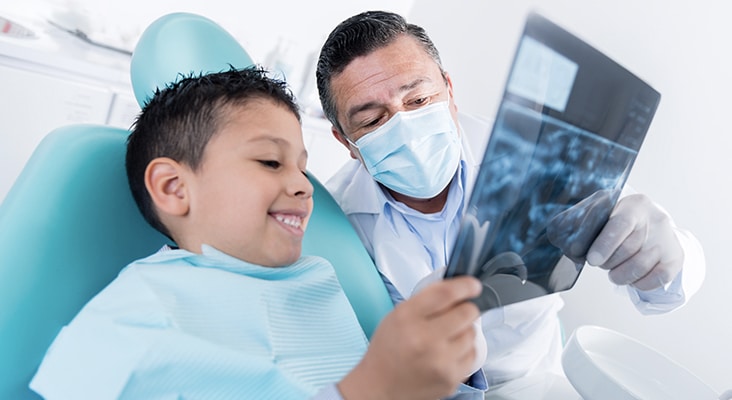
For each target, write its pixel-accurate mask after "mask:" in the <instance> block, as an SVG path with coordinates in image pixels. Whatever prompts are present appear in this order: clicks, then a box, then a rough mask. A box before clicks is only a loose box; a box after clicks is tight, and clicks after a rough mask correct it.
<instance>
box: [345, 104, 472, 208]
mask: <svg viewBox="0 0 732 400" xmlns="http://www.w3.org/2000/svg"><path fill="white" fill-rule="evenodd" d="M448 104H449V102H447V101H443V102H439V103H434V104H430V105H428V106H425V107H422V108H419V109H417V110H414V111H401V112H398V113H396V114H395V115H394V116H393V117H391V119H389V121H387V122H386V123H385V124H384V125H382V126H380V127H378V128H377V129H376V130H374V131H372V132H370V133H368V134H366V135H365V136H363V137H362V138H360V139H358V140H357V141H356V143H353V142H352V144H353V145H354V146H355V147H356V148H357V149H358V151H359V153H360V154H361V159H362V161H363V164H364V166H365V167H366V169H367V170H368V171H369V173H370V174H371V176H373V178H374V179H375V180H376V181H378V182H380V183H381V184H382V185H384V186H386V187H387V188H389V189H391V190H393V191H395V192H398V193H401V194H404V195H406V196H409V197H414V198H418V199H429V198H432V197H435V196H437V195H438V194H439V193H440V192H441V191H442V190H443V189H445V187H447V185H448V184H449V183H450V180H452V177H453V176H454V175H455V171H457V167H458V164H459V163H460V138H459V137H458V133H457V127H456V126H455V122H454V121H453V119H452V114H451V113H450V109H449V108H448Z"/></svg>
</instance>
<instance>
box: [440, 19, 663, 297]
mask: <svg viewBox="0 0 732 400" xmlns="http://www.w3.org/2000/svg"><path fill="white" fill-rule="evenodd" d="M659 100H660V95H659V93H658V92H657V91H655V90H654V89H653V88H652V87H650V86H649V85H647V84H646V83H644V82H643V81H641V80H640V79H638V78H637V77H636V76H634V75H633V74H631V73H630V72H629V71H627V70H626V69H625V68H623V67H621V66H620V65H619V64H617V63H616V62H614V61H613V60H611V59H610V58H608V57H607V56H605V55H603V54H602V53H600V52H599V51H597V50H596V49H594V48H593V47H592V46H590V45H588V44H587V43H585V42H583V41H582V40H580V39H578V38H577V37H575V36H574V35H572V34H570V33H568V32H567V31H565V30H563V29H562V28H560V27H558V26H557V25H555V24H553V23H552V22H550V21H548V20H547V19H545V18H543V17H541V16H539V15H537V14H534V13H532V14H530V15H529V17H528V18H527V22H526V26H525V29H524V32H523V34H522V36H521V39H520V42H519V45H518V49H517V51H516V55H515V57H514V61H513V66H512V69H511V72H510V74H509V78H508V82H507V84H506V88H505V92H504V96H503V100H502V103H501V105H500V107H499V111H498V115H497V116H496V120H495V124H494V126H493V131H492V133H491V137H490V140H489V142H488V145H487V147H486V151H485V155H484V157H483V162H482V165H481V168H480V171H479V173H478V176H477V178H476V182H475V188H474V190H473V193H472V195H471V197H470V200H469V203H468V209H467V210H466V213H465V216H464V217H463V221H462V225H461V230H460V233H459V235H458V239H457V242H456V243H455V246H454V249H453V252H452V255H451V259H450V263H449V265H448V268H447V272H446V276H456V275H473V276H476V277H478V278H479V279H480V280H481V281H482V282H483V286H484V287H483V293H482V294H481V296H480V297H479V298H477V299H475V302H476V303H477V304H478V305H479V307H480V308H481V310H488V309H491V308H495V307H501V306H504V305H507V304H511V303H515V302H519V301H523V300H527V299H531V298H534V297H538V296H542V295H545V294H549V293H554V292H558V291H563V290H567V289H569V288H571V287H572V286H573V285H574V283H575V282H576V280H577V278H578V276H579V274H580V271H581V270H582V267H583V265H584V263H585V256H586V253H587V250H588V249H589V247H590V245H591V244H592V242H593V241H594V239H595V238H596V237H597V235H598V234H599V232H600V230H601V228H602V227H603V226H604V225H605V223H606V222H607V220H608V218H609V216H610V212H611V211H612V209H613V207H614V206H615V204H616V202H617V200H618V197H619V195H620V192H621V190H622V188H623V185H624V184H625V182H626V180H627V178H628V174H629V173H630V170H631V167H632V165H633V162H634V161H635V159H636V156H637V154H638V151H639V149H640V146H641V143H642V142H643V139H644V137H645V135H646V132H647V131H648V127H649V125H650V123H651V120H652V118H653V115H654V113H655V111H656V108H657V106H658V102H659Z"/></svg>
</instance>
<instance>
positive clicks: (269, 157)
mask: <svg viewBox="0 0 732 400" xmlns="http://www.w3.org/2000/svg"><path fill="white" fill-rule="evenodd" d="M232 110H233V111H231V114H230V116H229V117H228V119H227V121H226V123H225V124H224V125H223V126H222V128H221V131H220V132H219V133H217V134H216V135H215V136H214V137H213V138H212V139H211V141H210V142H209V143H208V145H207V146H206V149H205V151H204V156H203V162H202V164H201V166H200V168H199V169H198V170H197V171H190V174H191V175H192V176H191V178H190V179H189V180H188V182H189V185H190V188H189V189H190V193H191V206H190V215H189V217H190V218H191V220H192V222H191V224H189V225H190V226H191V227H192V228H191V231H190V232H188V235H187V237H189V238H191V243H187V247H193V248H200V245H202V244H208V245H210V246H213V247H215V248H216V249H218V250H220V251H222V252H224V253H227V254H229V255H231V256H234V257H237V258H239V259H242V260H245V261H248V262H251V263H254V264H259V265H263V266H271V267H276V266H282V265H288V264H291V263H292V262H294V261H296V260H297V259H298V258H299V256H300V251H301V243H302V238H303V232H304V230H305V226H306V224H307V220H308V218H309V216H310V212H311V211H312V206H313V200H312V193H313V186H312V185H311V184H310V181H309V180H308V179H307V177H306V176H305V168H306V162H307V152H306V151H305V146H304V144H303V138H302V131H301V128H300V123H299V121H298V120H297V118H296V117H295V116H294V115H293V114H292V112H291V111H290V110H289V109H287V108H286V107H284V106H281V105H276V104H275V103H274V102H272V101H270V100H264V99H259V100H257V99H255V100H251V101H249V102H247V103H246V105H245V106H235V107H232Z"/></svg>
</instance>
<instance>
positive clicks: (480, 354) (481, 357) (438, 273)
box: [412, 267, 488, 377]
mask: <svg viewBox="0 0 732 400" xmlns="http://www.w3.org/2000/svg"><path fill="white" fill-rule="evenodd" d="M446 269H447V267H442V268H437V269H436V270H434V271H432V273H431V274H429V275H427V276H425V277H424V278H422V279H420V280H419V282H417V284H416V285H415V286H414V289H412V296H414V295H415V294H416V293H418V292H420V291H421V290H422V289H424V288H425V287H427V286H429V285H431V284H432V283H434V282H438V281H441V280H442V279H443V278H444V276H445V270H446ZM473 329H474V330H475V361H474V362H473V366H472V367H471V370H470V371H471V372H470V374H468V375H467V376H466V377H469V376H470V375H472V374H473V373H474V372H475V371H477V370H479V369H480V368H482V367H483V364H485V359H486V357H487V354H488V345H487V344H486V341H485V335H484V334H483V326H482V324H481V322H480V317H478V318H476V319H475V322H473Z"/></svg>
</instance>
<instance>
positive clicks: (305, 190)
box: [291, 171, 315, 199]
mask: <svg viewBox="0 0 732 400" xmlns="http://www.w3.org/2000/svg"><path fill="white" fill-rule="evenodd" d="M291 188H292V189H291V190H292V192H293V194H294V195H295V196H298V197H302V198H305V199H307V198H310V197H312V196H313V191H314V190H315V189H314V187H313V184H312V183H310V178H309V177H308V176H307V175H306V174H305V173H303V172H302V171H297V174H296V176H295V178H294V180H293V182H292V184H291Z"/></svg>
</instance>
